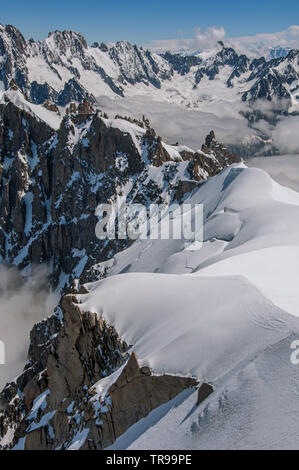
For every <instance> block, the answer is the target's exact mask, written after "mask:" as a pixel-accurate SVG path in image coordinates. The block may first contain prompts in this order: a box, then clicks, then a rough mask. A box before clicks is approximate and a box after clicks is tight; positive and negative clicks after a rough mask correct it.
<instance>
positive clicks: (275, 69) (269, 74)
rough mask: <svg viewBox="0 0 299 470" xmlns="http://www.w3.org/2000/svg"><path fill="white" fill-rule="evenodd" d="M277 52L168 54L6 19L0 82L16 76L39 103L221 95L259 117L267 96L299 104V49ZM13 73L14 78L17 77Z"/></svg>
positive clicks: (0, 40) (196, 100)
mask: <svg viewBox="0 0 299 470" xmlns="http://www.w3.org/2000/svg"><path fill="white" fill-rule="evenodd" d="M271 55H272V56H273V58H272V59H270V60H267V59H265V58H264V57H260V58H254V59H252V58H249V57H247V56H246V55H239V54H238V53H237V52H236V51H235V50H234V49H232V48H230V47H225V45H224V44H223V43H222V42H221V41H220V42H219V43H218V50H217V51H215V52H212V53H209V54H207V53H199V54H197V55H182V54H173V53H170V52H166V53H163V54H161V55H158V54H155V53H153V52H150V51H149V50H144V49H143V48H142V47H138V46H136V45H132V44H130V43H129V42H127V41H120V42H117V43H116V44H115V45H109V46H108V45H106V44H104V43H101V44H99V43H94V44H92V45H91V46H89V45H88V44H87V42H86V40H85V39H84V37H83V36H82V35H81V34H79V33H75V32H73V31H63V32H61V31H55V32H53V33H50V34H49V35H48V37H47V39H45V40H44V41H41V42H36V41H34V40H33V39H30V40H28V41H27V40H25V38H24V37H23V35H22V34H21V33H20V31H18V30H17V29H16V28H15V27H13V26H10V25H8V26H5V27H4V26H0V84H1V88H2V89H3V90H8V89H9V87H10V86H11V85H12V83H15V84H16V85H17V86H18V87H19V88H20V90H21V91H22V93H23V94H24V96H25V97H26V99H27V100H28V101H30V102H32V103H34V104H45V103H46V102H52V103H55V104H56V105H57V106H59V107H65V106H66V105H68V104H69V103H70V102H72V101H76V102H79V101H82V100H83V99H88V100H89V101H90V102H91V103H95V102H96V100H97V98H98V97H100V96H103V95H104V96H110V97H124V96H133V95H140V94H147V95H148V94H150V95H151V96H153V97H155V98H157V99H160V100H165V101H167V102H171V103H176V104H180V105H184V106H187V107H188V108H194V109H203V108H205V109H206V108H207V107H209V106H211V105H213V104H215V102H216V101H217V102H219V104H220V105H221V102H225V103H227V104H230V105H233V106H237V107H239V108H240V111H242V110H243V109H244V103H245V104H246V106H247V108H248V109H247V113H248V117H249V118H250V119H251V120H252V118H253V119H254V120H256V119H258V118H260V117H261V114H262V117H263V118H267V119H268V116H267V113H263V112H260V113H258V112H257V109H256V108H258V103H259V101H260V100H265V101H266V102H267V103H272V104H273V108H274V110H275V114H286V113H287V114H288V113H297V112H298V110H299V51H298V50H289V51H288V50H287V49H283V48H280V49H279V48H278V49H277V48H274V49H273V51H272V53H271ZM12 81H13V82H12Z"/></svg>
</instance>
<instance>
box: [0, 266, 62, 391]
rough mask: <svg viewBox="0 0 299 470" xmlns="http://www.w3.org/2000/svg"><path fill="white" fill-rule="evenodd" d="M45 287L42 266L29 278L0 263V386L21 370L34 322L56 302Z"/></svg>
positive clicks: (49, 311) (47, 312) (44, 271)
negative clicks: (1, 349) (0, 350)
mask: <svg viewBox="0 0 299 470" xmlns="http://www.w3.org/2000/svg"><path fill="white" fill-rule="evenodd" d="M46 286H47V283H46V270H45V269H44V268H42V267H39V268H37V269H36V270H35V271H34V274H33V275H32V277H31V278H30V279H28V278H27V279H23V278H22V277H21V275H20V274H19V273H18V271H17V270H16V269H13V268H6V267H4V266H3V265H1V266H0V340H1V341H2V342H4V344H5V364H4V365H3V364H0V389H1V388H2V387H3V386H4V385H5V383H6V382H7V381H10V380H12V379H14V377H15V376H16V375H18V374H19V373H20V372H21V371H22V369H23V367H24V365H25V362H26V357H27V352H28V347H29V332H30V330H31V328H32V327H33V325H34V323H36V322H38V321H41V320H42V319H43V318H46V317H47V315H49V313H51V312H53V308H54V306H55V305H56V304H57V300H58V299H57V298H56V296H54V295H50V294H49V291H48V289H47V287H46Z"/></svg>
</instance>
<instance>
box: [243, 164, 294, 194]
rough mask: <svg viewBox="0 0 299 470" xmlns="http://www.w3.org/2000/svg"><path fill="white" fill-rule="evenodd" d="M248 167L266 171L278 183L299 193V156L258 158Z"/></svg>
mask: <svg viewBox="0 0 299 470" xmlns="http://www.w3.org/2000/svg"><path fill="white" fill-rule="evenodd" d="M246 165H248V166H250V167H255V168H260V169H262V170H264V171H266V172H267V173H268V174H269V175H270V176H271V177H272V178H273V179H274V180H275V181H277V183H280V184H282V185H283V186H286V187H287V188H290V189H293V190H295V191H297V192H299V155H280V156H273V157H256V158H251V159H250V160H249V161H248V162H246Z"/></svg>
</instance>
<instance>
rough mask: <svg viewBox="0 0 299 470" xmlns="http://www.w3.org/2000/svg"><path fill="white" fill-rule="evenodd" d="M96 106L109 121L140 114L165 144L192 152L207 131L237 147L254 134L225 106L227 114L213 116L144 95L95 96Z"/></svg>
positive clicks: (245, 122) (211, 113) (200, 143)
mask: <svg viewBox="0 0 299 470" xmlns="http://www.w3.org/2000/svg"><path fill="white" fill-rule="evenodd" d="M98 103H99V106H100V108H101V109H102V110H103V111H106V112H107V113H108V115H109V117H111V118H112V117H114V116H115V115H116V114H120V115H123V116H131V117H135V118H136V117H138V118H141V117H142V115H143V114H144V115H145V116H146V117H148V118H149V120H150V124H151V126H152V127H153V128H154V129H155V131H156V132H157V134H159V135H161V137H162V138H163V139H164V140H165V141H166V142H168V143H170V144H172V143H176V142H179V143H181V144H184V145H188V146H189V147H191V148H192V149H193V150H197V149H199V148H200V147H201V145H202V144H203V143H204V139H205V137H206V135H207V134H208V133H209V132H210V131H211V129H213V130H214V131H215V133H216V137H217V139H218V140H219V141H221V142H224V143H231V144H238V143H240V142H241V141H242V140H243V139H245V138H246V137H247V136H248V135H249V134H253V133H254V131H252V130H251V129H249V128H248V125H247V121H246V119H245V118H244V117H243V116H241V115H240V114H238V111H237V110H236V109H232V108H231V109H229V108H228V107H227V108H226V110H225V111H227V112H225V111H223V109H221V110H219V112H218V113H217V114H216V113H213V112H203V111H199V110H196V109H188V108H185V107H183V106H178V105H176V104H171V103H166V102H162V101H156V100H153V99H152V98H151V97H146V96H135V97H130V98H122V99H118V100H114V99H111V98H108V97H105V96H103V97H102V96H101V97H98ZM207 109H208V107H207ZM220 111H221V112H220Z"/></svg>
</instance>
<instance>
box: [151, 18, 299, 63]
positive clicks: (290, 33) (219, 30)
mask: <svg viewBox="0 0 299 470" xmlns="http://www.w3.org/2000/svg"><path fill="white" fill-rule="evenodd" d="M217 41H224V42H225V44H226V45H228V46H232V47H234V48H236V49H237V50H238V51H239V53H246V54H248V55H252V56H261V55H267V54H268V53H269V49H270V48H273V47H278V46H281V47H289V48H295V49H296V48H299V26H298V25H292V26H290V27H289V28H288V29H287V30H284V31H279V32H276V33H262V34H256V35H253V36H241V37H226V31H225V29H224V28H223V27H215V26H211V27H209V28H207V29H206V30H205V31H203V32H202V30H201V28H200V27H198V28H196V29H195V31H194V37H193V38H177V39H166V40H153V41H151V43H150V44H149V45H148V46H147V47H148V48H149V49H152V50H154V51H156V52H161V51H165V50H170V51H179V50H181V51H183V50H189V51H192V52H196V51H200V52H204V51H208V50H210V49H212V48H214V47H215V44H216V43H217Z"/></svg>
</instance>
